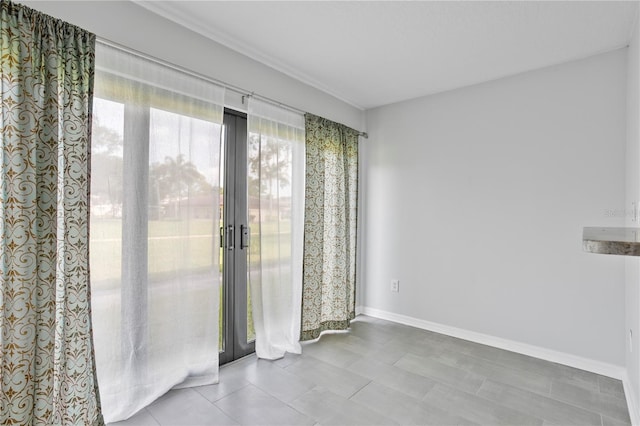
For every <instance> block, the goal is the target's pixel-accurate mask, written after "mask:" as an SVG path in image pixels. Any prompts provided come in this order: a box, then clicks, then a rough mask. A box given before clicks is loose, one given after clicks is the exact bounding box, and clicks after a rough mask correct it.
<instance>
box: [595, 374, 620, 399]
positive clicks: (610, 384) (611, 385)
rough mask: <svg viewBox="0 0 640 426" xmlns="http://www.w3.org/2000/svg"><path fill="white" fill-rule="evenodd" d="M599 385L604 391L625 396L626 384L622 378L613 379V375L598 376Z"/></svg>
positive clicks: (601, 390)
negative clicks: (623, 383)
mask: <svg viewBox="0 0 640 426" xmlns="http://www.w3.org/2000/svg"><path fill="white" fill-rule="evenodd" d="M598 386H599V387H600V392H602V393H608V394H611V395H617V396H620V397H623V398H624V386H623V385H622V381H620V380H616V379H612V378H611V377H605V376H598Z"/></svg>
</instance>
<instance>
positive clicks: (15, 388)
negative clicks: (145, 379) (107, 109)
mask: <svg viewBox="0 0 640 426" xmlns="http://www.w3.org/2000/svg"><path fill="white" fill-rule="evenodd" d="M0 14H1V16H0V36H1V43H2V45H1V47H0V61H1V63H2V88H1V96H2V116H1V118H0V124H1V128H2V165H1V167H2V175H1V177H0V184H1V186H2V193H1V196H0V197H1V198H0V212H1V215H2V222H1V223H0V227H1V228H0V234H1V239H0V246H1V254H0V256H1V261H2V270H1V271H0V274H1V281H0V329H1V330H0V332H1V337H0V363H1V365H2V368H1V372H0V375H1V377H0V401H1V406H0V423H1V424H20V425H25V424H37V425H41V424H42V425H45V424H46V425H69V424H73V425H76V424H83V425H101V424H104V422H103V419H102V415H101V412H100V400H99V396H98V389H97V381H96V375H95V362H94V356H93V345H92V324H91V307H90V289H89V227H88V224H89V223H88V208H89V164H90V154H89V152H90V128H91V127H90V126H91V124H90V123H91V104H92V91H93V78H94V47H95V36H94V35H93V34H91V33H89V32H87V31H84V30H82V29H80V28H78V27H75V26H72V25H69V24H67V23H65V22H62V21H60V20H56V19H54V18H51V17H49V16H47V15H44V14H41V13H39V12H36V11H34V10H32V9H29V8H27V7H24V6H21V5H16V4H13V3H11V2H8V1H2V3H1V4H0Z"/></svg>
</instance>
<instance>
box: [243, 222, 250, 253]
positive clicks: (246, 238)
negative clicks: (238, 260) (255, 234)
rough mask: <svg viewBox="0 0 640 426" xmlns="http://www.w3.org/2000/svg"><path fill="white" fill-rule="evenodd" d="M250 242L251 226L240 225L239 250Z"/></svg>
mask: <svg viewBox="0 0 640 426" xmlns="http://www.w3.org/2000/svg"><path fill="white" fill-rule="evenodd" d="M249 244H251V228H250V227H248V226H247V225H240V250H243V249H246V248H247V247H249Z"/></svg>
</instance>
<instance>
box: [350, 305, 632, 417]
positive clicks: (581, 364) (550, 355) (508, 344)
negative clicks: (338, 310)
mask: <svg viewBox="0 0 640 426" xmlns="http://www.w3.org/2000/svg"><path fill="white" fill-rule="evenodd" d="M360 311H361V313H362V314H364V315H368V316H371V317H374V318H379V319H384V320H387V321H393V322H397V323H399V324H405V325H409V326H412V327H416V328H421V329H423V330H429V331H433V332H436V333H441V334H446V335H448V336H452V337H457V338H459V339H464V340H469V341H472V342H476V343H481V344H483V345H488V346H493V347H496V348H500V349H505V350H507V351H511V352H517V353H520V354H523V355H528V356H532V357H535V358H540V359H544V360H546V361H551V362H555V363H558V364H563V365H567V366H569V367H574V368H578V369H580V370H586V371H591V372H592V373H597V374H601V375H603V376H607V377H612V378H614V379H618V380H622V381H623V383H624V382H625V381H628V377H627V370H626V368H624V367H622V366H618V365H614V364H609V363H606V362H601V361H596V360H592V359H589V358H583V357H580V356H576V355H572V354H568V353H565V352H559V351H554V350H552V349H547V348H543V347H540V346H534V345H529V344H527V343H521V342H517V341H515V340H509V339H503V338H500V337H495V336H490V335H488V334H482V333H477V332H475V331H469V330H465V329H462V328H457V327H452V326H449V325H444V324H438V323H435V322H431V321H426V320H422V319H418V318H413V317H409V316H406V315H400V314H396V313H393V312H387V311H382V310H380V309H374V308H370V307H367V306H363V307H361V308H360ZM356 312H357V310H356ZM627 387H629V386H627V385H625V395H627V394H628V393H627V392H626V391H627ZM627 399H628V397H627ZM633 401H635V398H633ZM628 404H629V403H628ZM632 405H633V408H634V410H635V412H636V413H637V410H636V406H637V404H635V403H634V404H629V410H630V411H631V408H632ZM632 420H633V417H632ZM633 424H636V423H635V422H634V423H633Z"/></svg>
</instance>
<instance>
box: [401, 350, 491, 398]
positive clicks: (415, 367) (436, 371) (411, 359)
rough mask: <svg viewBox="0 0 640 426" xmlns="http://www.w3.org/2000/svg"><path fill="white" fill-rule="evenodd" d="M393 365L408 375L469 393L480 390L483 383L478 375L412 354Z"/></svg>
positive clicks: (482, 379) (482, 378)
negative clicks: (419, 376)
mask: <svg viewBox="0 0 640 426" xmlns="http://www.w3.org/2000/svg"><path fill="white" fill-rule="evenodd" d="M394 365H395V366H396V367H398V368H401V369H403V370H405V371H408V372H410V373H414V374H418V375H421V376H425V377H427V378H430V379H432V380H435V381H438V382H441V383H445V384H447V385H449V386H452V387H455V388H457V389H461V390H464V391H467V392H470V393H475V392H476V391H477V390H478V389H480V385H482V382H483V381H484V377H482V376H480V375H478V374H475V373H472V372H469V371H465V370H462V369H460V368H457V367H453V366H450V365H447V364H443V363H441V362H438V361H436V360H434V359H431V358H426V357H420V356H417V355H414V354H407V355H405V356H403V357H402V358H400V360H399V361H398V362H396V363H395V364H394Z"/></svg>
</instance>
